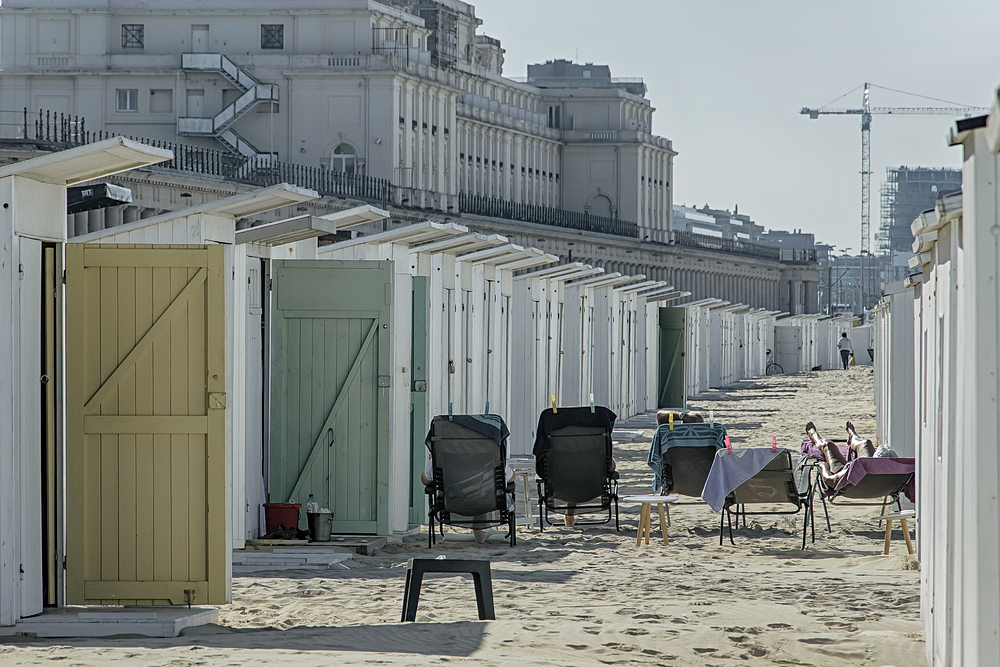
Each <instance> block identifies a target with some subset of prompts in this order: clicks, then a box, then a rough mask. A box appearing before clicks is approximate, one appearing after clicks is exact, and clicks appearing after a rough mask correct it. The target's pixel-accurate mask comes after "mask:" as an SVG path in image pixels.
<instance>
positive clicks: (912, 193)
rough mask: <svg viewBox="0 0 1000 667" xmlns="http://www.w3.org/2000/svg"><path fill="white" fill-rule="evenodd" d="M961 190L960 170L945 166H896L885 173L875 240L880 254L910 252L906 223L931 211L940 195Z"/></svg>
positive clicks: (908, 225)
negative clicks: (880, 217) (880, 211)
mask: <svg viewBox="0 0 1000 667" xmlns="http://www.w3.org/2000/svg"><path fill="white" fill-rule="evenodd" d="M961 188H962V170H961V169H951V168H948V167H905V166H903V167H897V168H891V167H890V168H889V169H886V170H885V182H884V183H883V184H882V190H881V199H882V221H881V225H880V226H879V232H878V235H877V237H876V239H877V241H878V249H879V251H880V254H889V253H895V252H904V253H908V252H910V251H911V245H912V243H913V235H912V234H911V233H910V223H912V222H913V219H914V218H916V217H917V216H918V215H920V213H921V212H923V211H926V210H927V209H930V208H934V202H936V201H937V198H938V196H939V195H940V194H941V193H944V192H949V191H952V190H960V189H961Z"/></svg>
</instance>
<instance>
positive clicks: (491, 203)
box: [458, 194, 639, 238]
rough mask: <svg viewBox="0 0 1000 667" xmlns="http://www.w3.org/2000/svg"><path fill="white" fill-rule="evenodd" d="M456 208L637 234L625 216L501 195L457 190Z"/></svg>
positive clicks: (553, 225) (548, 222)
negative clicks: (494, 195)
mask: <svg viewBox="0 0 1000 667" xmlns="http://www.w3.org/2000/svg"><path fill="white" fill-rule="evenodd" d="M458 210H459V211H460V212H461V213H470V214H472V215H482V216H487V217H490V218H503V219H504V220H522V221H524V222H533V223H535V224H539V225H549V226H551V227H565V228H567V229H578V230H580V231H584V232H597V233H599V234H613V235H614V236H628V237H631V238H638V237H639V226H638V225H637V224H636V223H634V222H629V221H627V220H618V219H617V218H606V217H603V216H600V215H590V214H589V213H578V212H577V211H567V210H564V209H561V208H552V207H550V206H536V205H533V204H517V203H515V202H511V201H505V200H503V199H494V198H492V197H481V196H479V195H470V194H460V195H459V196H458Z"/></svg>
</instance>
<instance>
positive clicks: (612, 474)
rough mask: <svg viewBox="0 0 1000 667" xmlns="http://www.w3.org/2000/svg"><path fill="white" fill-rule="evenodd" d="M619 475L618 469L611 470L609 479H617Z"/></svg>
mask: <svg viewBox="0 0 1000 667" xmlns="http://www.w3.org/2000/svg"><path fill="white" fill-rule="evenodd" d="M620 477H621V475H619V474H618V471H617V470H613V471H612V472H611V479H614V480H617V479H619V478H620Z"/></svg>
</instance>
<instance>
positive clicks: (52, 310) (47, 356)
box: [42, 246, 62, 606]
mask: <svg viewBox="0 0 1000 667" xmlns="http://www.w3.org/2000/svg"><path fill="white" fill-rule="evenodd" d="M43 253H44V261H43V266H44V271H45V272H44V276H45V278H44V283H43V288H42V303H43V308H44V322H45V342H44V348H43V349H44V353H43V361H44V367H43V372H44V373H45V375H47V376H48V377H49V378H50V379H49V381H48V382H47V383H45V388H44V401H45V413H44V414H45V423H44V431H43V437H44V441H43V442H44V447H45V450H44V451H45V510H46V512H45V542H46V544H45V547H46V548H45V556H44V558H45V560H44V562H45V563H46V572H45V574H46V578H45V604H47V605H50V606H55V605H56V604H57V603H58V600H59V595H58V590H59V580H60V577H59V576H58V574H57V572H58V571H59V568H60V567H61V565H62V564H61V563H60V562H59V547H58V545H59V539H60V538H59V534H58V533H59V531H58V530H57V528H58V526H59V523H58V522H59V521H60V516H59V511H58V509H57V507H58V503H59V501H60V495H61V494H59V493H58V492H57V489H58V488H60V486H61V483H62V480H61V479H60V475H61V472H62V471H60V470H58V466H57V461H58V459H59V454H58V449H57V448H58V443H59V436H58V431H57V429H58V422H57V418H56V416H57V415H58V414H59V413H58V410H59V408H58V407H57V401H58V399H57V397H56V383H57V382H58V383H59V384H62V379H61V378H60V377H59V375H58V374H57V370H56V358H57V356H58V353H57V348H56V326H57V324H56V300H57V296H56V293H57V289H56V252H55V247H54V246H46V247H45V249H44V250H43ZM60 407H61V406H60Z"/></svg>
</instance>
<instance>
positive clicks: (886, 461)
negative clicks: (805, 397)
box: [802, 440, 917, 502]
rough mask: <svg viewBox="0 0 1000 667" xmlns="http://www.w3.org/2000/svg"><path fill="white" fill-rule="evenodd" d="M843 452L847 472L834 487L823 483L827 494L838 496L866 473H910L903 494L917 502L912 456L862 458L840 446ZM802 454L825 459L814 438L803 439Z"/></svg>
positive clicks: (914, 461)
mask: <svg viewBox="0 0 1000 667" xmlns="http://www.w3.org/2000/svg"><path fill="white" fill-rule="evenodd" d="M838 448H839V449H840V452H841V454H843V455H844V458H845V459H847V460H848V463H847V473H846V474H844V475H843V476H841V478H840V480H839V481H838V482H837V485H836V486H834V487H833V488H831V487H829V486H826V485H825V484H821V485H820V488H822V489H823V490H824V492H825V493H826V495H827V496H828V497H829V496H836V495H839V494H840V493H842V492H843V491H844V490H845V489H847V488H849V487H852V486H857V485H858V484H859V483H860V482H861V480H862V479H863V478H864V477H865V475H910V479H909V480H908V481H907V482H906V486H904V487H903V494H904V495H905V496H906V497H907V498H909V499H910V501H911V502H916V499H917V494H916V481H915V479H914V478H915V475H914V472H915V471H916V469H917V466H916V460H915V459H912V458H895V457H888V456H887V457H867V456H863V457H861V458H854V453H853V452H851V451H850V450H848V449H847V448H846V447H839V446H838ZM802 456H804V457H808V458H812V459H816V460H818V461H823V460H825V459H824V458H823V454H822V452H820V451H819V448H817V447H816V445H814V444H813V442H812V440H803V441H802Z"/></svg>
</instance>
